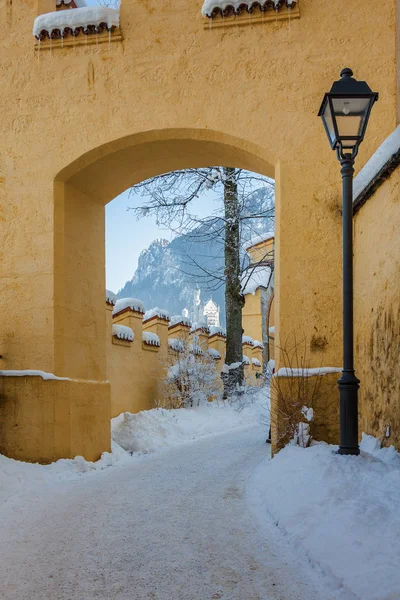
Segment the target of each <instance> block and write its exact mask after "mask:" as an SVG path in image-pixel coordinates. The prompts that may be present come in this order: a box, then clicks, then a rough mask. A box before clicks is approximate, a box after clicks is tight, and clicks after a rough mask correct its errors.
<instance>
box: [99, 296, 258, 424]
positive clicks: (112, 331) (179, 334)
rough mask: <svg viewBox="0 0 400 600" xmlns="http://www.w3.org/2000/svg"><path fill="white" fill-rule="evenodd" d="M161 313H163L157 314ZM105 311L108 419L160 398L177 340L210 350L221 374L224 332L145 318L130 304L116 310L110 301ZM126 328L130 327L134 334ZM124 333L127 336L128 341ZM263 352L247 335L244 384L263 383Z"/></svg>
mask: <svg viewBox="0 0 400 600" xmlns="http://www.w3.org/2000/svg"><path fill="white" fill-rule="evenodd" d="M134 304H135V303H134V302H132V305H134ZM140 304H141V303H140ZM117 308H118V307H117ZM163 313H164V311H161V312H160V314H163ZM106 315H107V340H106V349H107V379H108V380H109V382H110V384H111V417H116V416H117V415H119V414H120V413H121V412H132V413H136V412H139V411H141V410H146V409H151V408H154V406H155V405H156V402H157V400H158V399H160V398H161V397H162V381H163V379H164V377H165V375H166V371H167V369H168V367H169V366H171V364H173V362H174V360H175V359H177V358H178V356H179V352H178V351H177V350H176V349H175V348H176V346H177V345H178V346H179V342H181V343H182V342H185V341H187V342H189V344H192V345H193V346H194V349H196V348H197V347H199V348H200V349H201V351H202V352H208V351H209V350H210V351H211V353H212V355H213V356H214V362H215V366H216V369H217V372H221V369H222V366H223V364H224V361H225V345H226V338H225V335H224V334H223V333H222V331H213V330H212V331H211V333H210V330H209V329H208V328H207V327H202V326H201V327H198V328H196V329H192V328H191V327H190V325H189V324H188V323H187V321H186V322H185V320H183V322H180V323H175V322H173V323H172V324H171V322H170V320H169V318H166V316H165V314H164V315H163V316H162V317H160V316H159V315H153V316H151V317H150V318H147V319H146V318H145V316H144V313H143V311H142V310H134V309H133V308H131V307H129V306H128V307H126V308H123V309H122V310H121V311H118V310H116V309H115V307H114V306H113V304H112V303H110V302H108V303H107V302H106ZM113 326H114V327H113ZM115 326H117V327H115ZM121 326H122V328H121ZM124 327H126V328H129V330H131V331H132V334H133V336H132V335H130V334H129V331H128V332H127V330H125V329H124ZM215 329H217V328H215ZM154 334H155V335H154ZM127 337H129V338H130V339H126V338H127ZM132 337H133V339H132ZM176 342H178V344H177V343H176ZM216 353H218V354H219V356H217V354H216ZM262 353H263V348H262V346H261V345H257V344H256V345H254V343H252V342H251V340H249V339H247V338H246V341H244V343H243V356H244V357H245V358H244V361H245V378H246V383H247V384H248V385H258V384H259V383H261V381H262V377H261V376H262V372H263V357H262ZM247 362H248V364H247Z"/></svg>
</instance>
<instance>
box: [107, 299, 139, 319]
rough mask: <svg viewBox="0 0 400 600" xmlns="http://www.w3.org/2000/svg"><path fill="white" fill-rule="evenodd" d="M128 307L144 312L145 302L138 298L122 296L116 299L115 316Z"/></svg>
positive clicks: (113, 312)
mask: <svg viewBox="0 0 400 600" xmlns="http://www.w3.org/2000/svg"><path fill="white" fill-rule="evenodd" d="M126 308H130V309H131V310H133V311H134V312H139V313H142V314H143V313H144V304H143V302H142V301H141V300H137V298H120V299H119V300H117V301H116V303H115V306H114V308H113V311H112V314H113V316H114V315H116V314H118V313H119V312H121V311H123V310H125V309H126Z"/></svg>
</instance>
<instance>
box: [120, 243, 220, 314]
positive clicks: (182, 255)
mask: <svg viewBox="0 0 400 600" xmlns="http://www.w3.org/2000/svg"><path fill="white" fill-rule="evenodd" d="M185 238H186V236H179V237H177V238H175V239H174V240H173V241H172V242H168V241H167V240H163V239H157V240H155V241H154V242H152V243H151V244H150V246H149V247H148V248H146V250H143V251H142V252H141V254H140V256H139V261H138V267H137V269H136V272H135V274H134V276H133V277H132V279H131V280H130V281H127V282H126V283H125V285H124V287H123V288H122V289H120V290H119V292H118V294H117V297H118V298H124V297H134V298H139V299H140V300H142V301H143V302H144V305H145V307H146V308H152V307H154V306H159V307H162V308H165V309H166V310H168V311H169V313H170V314H181V313H182V311H183V309H185V308H186V309H187V310H188V311H189V313H192V311H193V306H194V302H195V292H196V289H200V297H201V300H202V301H203V302H205V301H207V300H208V299H209V298H210V297H212V298H213V300H214V301H215V302H216V303H217V304H219V305H220V306H221V309H222V311H221V312H222V313H223V304H224V290H223V287H222V286H221V287H220V289H218V290H211V289H210V286H209V285H208V283H207V284H206V283H205V282H203V281H202V277H201V274H200V272H201V268H204V269H208V268H213V269H214V268H215V264H213V265H212V264H211V262H212V260H213V257H214V254H215V253H217V252H218V250H219V248H218V249H217V248H216V247H215V246H217V247H219V244H218V243H211V244H209V245H208V248H207V252H205V248H203V244H202V243H201V242H196V241H194V240H190V241H188V240H186V239H185ZM188 253H190V254H189V256H188ZM207 254H208V256H207ZM192 257H194V259H195V260H196V262H198V263H199V264H200V265H201V268H199V267H197V266H196V265H195V264H194V263H193V261H192ZM197 275H198V276H197Z"/></svg>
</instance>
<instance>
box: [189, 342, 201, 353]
mask: <svg viewBox="0 0 400 600" xmlns="http://www.w3.org/2000/svg"><path fill="white" fill-rule="evenodd" d="M189 352H190V353H191V354H195V355H196V356H200V355H201V354H203V350H202V349H201V348H200V346H199V345H198V344H191V345H190V346H189Z"/></svg>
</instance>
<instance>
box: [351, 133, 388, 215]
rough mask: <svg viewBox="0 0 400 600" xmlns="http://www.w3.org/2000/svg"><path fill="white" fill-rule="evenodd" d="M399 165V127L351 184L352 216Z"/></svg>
mask: <svg viewBox="0 0 400 600" xmlns="http://www.w3.org/2000/svg"><path fill="white" fill-rule="evenodd" d="M399 165H400V125H399V126H398V127H397V128H396V129H395V130H394V131H393V132H392V133H391V134H390V135H389V136H388V137H387V138H386V139H385V141H384V142H383V143H382V144H381V145H380V146H379V148H378V149H377V151H376V152H374V154H373V155H372V156H371V158H370V159H369V160H368V162H367V163H366V164H365V165H364V167H363V168H362V169H361V171H360V172H359V173H358V175H357V176H356V177H355V178H354V184H353V212H354V214H355V213H356V212H357V211H358V210H360V208H361V207H362V206H363V205H364V204H365V203H366V201H367V200H368V199H369V198H370V197H371V196H373V195H374V193H375V192H376V190H377V189H378V188H379V187H380V186H381V185H382V184H383V183H384V182H385V181H386V180H387V179H388V178H389V177H390V175H391V174H392V173H393V171H395V170H396V169H397V167H398V166H399Z"/></svg>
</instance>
